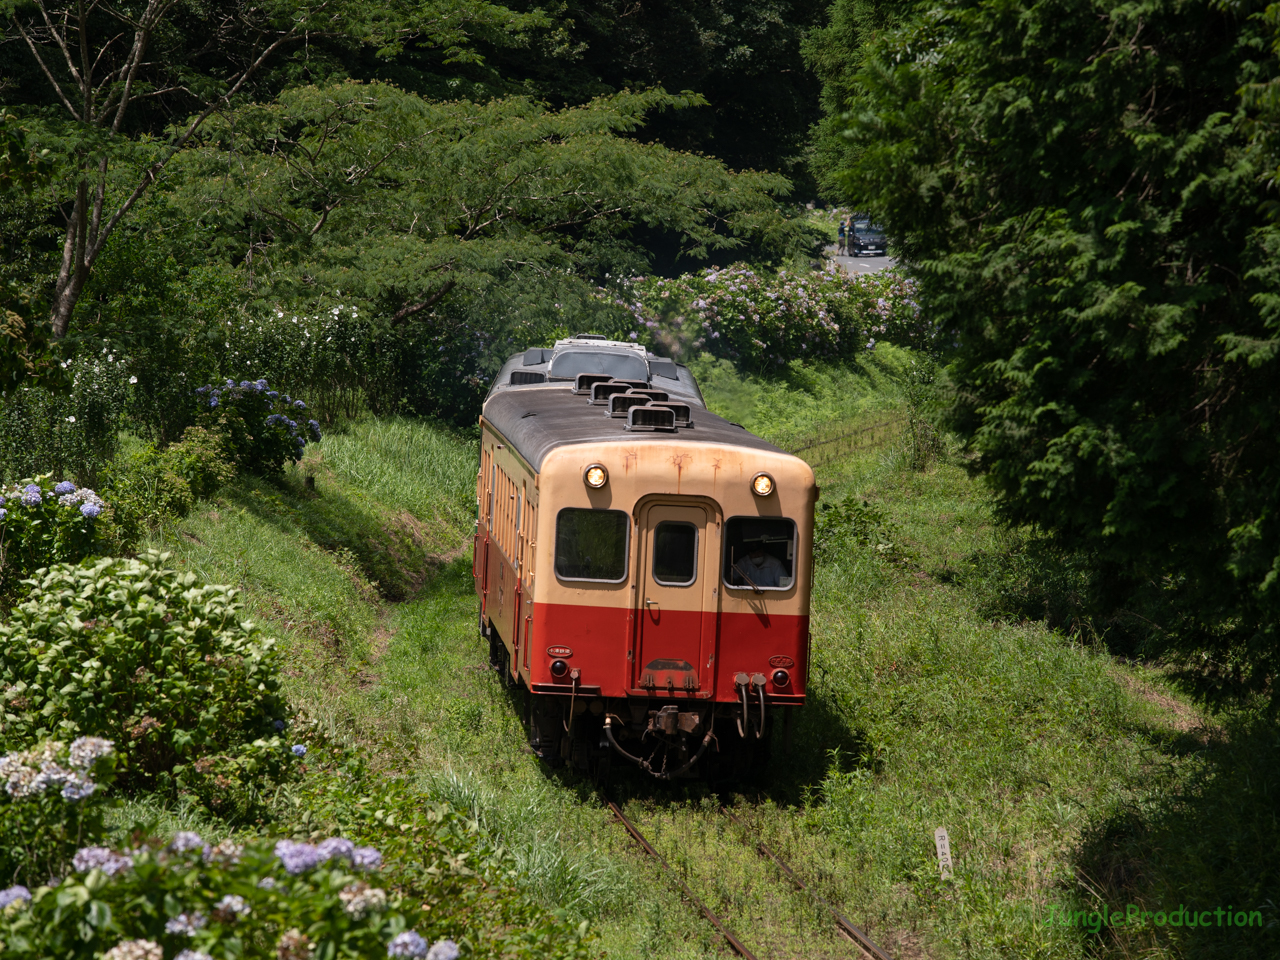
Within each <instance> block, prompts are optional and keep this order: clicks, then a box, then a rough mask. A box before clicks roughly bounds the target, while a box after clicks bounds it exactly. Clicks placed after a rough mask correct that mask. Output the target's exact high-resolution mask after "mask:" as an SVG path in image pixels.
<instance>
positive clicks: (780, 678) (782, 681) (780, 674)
mask: <svg viewBox="0 0 1280 960" xmlns="http://www.w3.org/2000/svg"><path fill="white" fill-rule="evenodd" d="M790 682H791V674H789V673H787V671H785V670H775V671H773V685H774V686H775V687H785V686H786V685H787V684H788V683H790Z"/></svg>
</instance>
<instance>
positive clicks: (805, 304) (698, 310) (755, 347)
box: [603, 264, 938, 373]
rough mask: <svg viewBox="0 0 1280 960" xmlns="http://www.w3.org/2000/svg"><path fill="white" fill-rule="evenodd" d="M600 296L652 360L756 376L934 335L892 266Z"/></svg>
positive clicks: (737, 277) (640, 282) (655, 285)
mask: <svg viewBox="0 0 1280 960" xmlns="http://www.w3.org/2000/svg"><path fill="white" fill-rule="evenodd" d="M603 296H604V297H605V298H611V299H612V300H613V302H614V303H616V304H617V305H618V306H621V307H624V308H625V309H626V310H627V311H628V313H629V314H630V319H631V320H632V322H633V323H634V324H635V326H636V329H635V330H632V331H631V332H630V334H629V336H630V338H631V339H632V340H638V341H639V342H642V343H645V344H647V345H650V346H652V347H653V348H654V349H656V350H657V351H658V353H659V354H662V355H665V356H671V357H674V358H676V359H685V360H687V359H688V358H690V357H696V356H698V354H699V353H700V352H703V351H705V352H707V353H710V354H711V355H712V356H715V357H722V358H725V359H728V360H732V361H734V362H735V363H737V364H739V365H740V366H741V367H743V368H744V369H747V370H752V371H755V372H759V373H768V372H774V371H777V370H780V369H783V368H784V367H785V366H786V365H787V364H789V363H791V362H792V361H794V360H848V359H851V358H852V357H853V356H854V355H856V354H857V353H859V352H860V351H863V350H874V349H875V345H876V341H877V340H878V339H881V340H887V341H891V342H893V343H895V344H897V345H899V346H906V347H913V348H915V349H922V350H929V349H932V348H933V347H934V345H935V340H936V339H937V336H938V335H937V331H936V330H935V329H934V327H933V325H932V324H931V323H930V322H929V320H928V319H927V318H925V317H923V316H922V315H921V312H920V306H919V304H918V303H917V302H916V299H915V297H916V293H915V284H914V283H913V282H912V281H911V280H909V279H907V278H905V277H903V276H902V275H901V274H899V273H896V272H894V271H890V270H885V271H881V272H878V273H874V274H862V275H858V276H850V275H848V274H846V273H844V272H843V271H842V270H839V269H837V268H836V266H835V265H834V264H829V265H828V267H827V269H825V270H822V271H817V272H808V273H793V272H791V271H788V270H779V271H778V272H776V273H770V272H766V271H759V270H754V269H752V268H751V267H749V266H747V265H745V264H736V265H734V266H732V267H728V268H725V269H715V268H709V269H706V270H703V271H701V272H700V273H696V274H686V275H684V276H680V277H676V278H674V279H667V278H664V277H638V278H633V279H631V280H628V281H623V282H622V283H620V284H618V285H617V287H616V288H615V289H614V290H613V291H612V292H611V293H605V294H603Z"/></svg>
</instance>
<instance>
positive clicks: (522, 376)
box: [511, 370, 547, 387]
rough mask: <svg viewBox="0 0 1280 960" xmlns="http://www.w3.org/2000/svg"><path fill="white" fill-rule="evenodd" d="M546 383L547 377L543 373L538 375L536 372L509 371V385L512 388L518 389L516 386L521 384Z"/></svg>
mask: <svg viewBox="0 0 1280 960" xmlns="http://www.w3.org/2000/svg"><path fill="white" fill-rule="evenodd" d="M546 382H547V375H546V374H545V373H538V372H537V371H534V370H512V371H511V385H512V386H513V387H518V386H521V385H522V384H527V383H546Z"/></svg>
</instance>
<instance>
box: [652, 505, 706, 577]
mask: <svg viewBox="0 0 1280 960" xmlns="http://www.w3.org/2000/svg"><path fill="white" fill-rule="evenodd" d="M653 579H654V580H656V581H657V582H658V583H660V584H662V585H663V586H666V587H687V586H689V584H691V583H693V582H694V581H695V580H697V579H698V528H697V527H695V526H694V525H693V524H692V523H683V522H679V521H676V520H663V521H662V522H661V523H659V524H658V526H657V527H656V528H654V531H653Z"/></svg>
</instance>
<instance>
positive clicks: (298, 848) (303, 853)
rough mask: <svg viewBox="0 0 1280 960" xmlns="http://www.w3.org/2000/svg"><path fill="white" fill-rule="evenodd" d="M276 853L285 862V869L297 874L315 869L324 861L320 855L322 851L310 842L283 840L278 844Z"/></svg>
mask: <svg viewBox="0 0 1280 960" xmlns="http://www.w3.org/2000/svg"><path fill="white" fill-rule="evenodd" d="M275 853H276V856H277V857H279V858H280V862H281V863H282V864H284V868H285V870H286V871H288V872H289V873H291V874H295V875H296V874H299V873H305V872H306V871H308V870H314V869H315V868H316V867H318V866H320V864H321V863H323V862H324V861H323V859H322V858H321V856H320V851H318V850H317V849H316V848H315V847H314V846H313V845H312V844H310V843H297V842H295V841H293V840H281V841H280V842H279V843H277V844H276V848H275Z"/></svg>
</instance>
